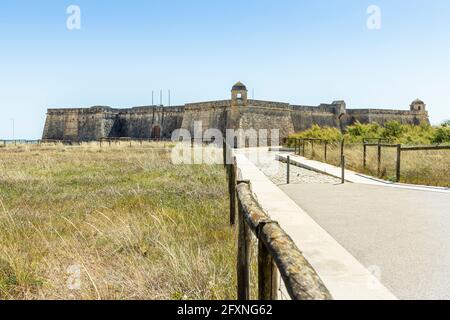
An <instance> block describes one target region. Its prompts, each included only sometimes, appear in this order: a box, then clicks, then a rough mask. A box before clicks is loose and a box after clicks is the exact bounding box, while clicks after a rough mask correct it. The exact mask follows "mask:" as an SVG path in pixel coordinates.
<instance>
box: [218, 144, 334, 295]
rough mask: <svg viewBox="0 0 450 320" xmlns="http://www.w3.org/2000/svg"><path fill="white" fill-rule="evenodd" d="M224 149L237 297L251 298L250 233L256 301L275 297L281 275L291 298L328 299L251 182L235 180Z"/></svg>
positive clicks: (229, 155)
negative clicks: (235, 249) (234, 236)
mask: <svg viewBox="0 0 450 320" xmlns="http://www.w3.org/2000/svg"><path fill="white" fill-rule="evenodd" d="M223 152H224V155H223V159H224V164H225V167H226V168H227V177H228V187H229V193H230V222H231V224H232V225H235V224H237V228H238V253H237V282H238V283H237V293H238V294H237V296H238V299H239V300H249V299H250V264H251V262H250V252H251V243H252V234H253V235H254V237H256V239H257V241H258V299H259V300H277V299H278V297H279V291H280V287H279V286H280V282H279V276H280V275H281V278H282V279H283V281H284V284H285V287H286V290H287V292H288V294H289V296H290V298H291V299H293V300H331V299H332V296H331V294H330V292H329V291H328V290H327V288H326V287H325V285H324V284H323V282H322V281H321V279H320V278H319V276H318V275H317V273H316V272H315V270H314V269H313V267H312V266H311V265H310V264H309V262H308V261H307V260H306V259H305V257H304V256H303V254H302V253H301V251H300V250H299V249H298V247H297V246H296V245H295V243H294V242H293V240H292V239H291V238H290V237H289V235H288V234H287V233H286V232H285V231H284V230H283V229H282V228H281V227H280V225H279V224H278V222H276V221H273V220H272V219H271V218H270V217H269V216H268V215H267V214H266V213H265V212H264V210H263V209H262V208H261V206H260V205H259V203H258V201H257V200H256V199H255V197H254V195H253V192H252V188H251V184H250V182H249V181H242V180H238V179H237V173H238V168H237V164H236V158H235V157H234V156H233V153H232V149H231V148H230V147H229V146H228V145H227V144H226V143H225V142H224V145H223ZM236 216H237V221H236Z"/></svg>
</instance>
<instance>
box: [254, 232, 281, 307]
mask: <svg viewBox="0 0 450 320" xmlns="http://www.w3.org/2000/svg"><path fill="white" fill-rule="evenodd" d="M260 228H261V229H262V228H264V224H262V226H260ZM259 232H260V231H259ZM278 286H279V278H278V268H277V266H276V264H275V262H274V259H273V257H272V256H271V255H270V253H269V251H268V250H267V248H266V246H265V244H264V242H263V241H261V239H258V299H259V300H261V301H273V300H278V289H279V288H278Z"/></svg>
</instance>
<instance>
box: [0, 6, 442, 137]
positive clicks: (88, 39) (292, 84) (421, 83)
mask: <svg viewBox="0 0 450 320" xmlns="http://www.w3.org/2000/svg"><path fill="white" fill-rule="evenodd" d="M72 4H75V5H78V6H79V7H80V8H81V30H74V31H69V30H68V29H67V28H66V20H67V18H68V15H67V14H66V9H67V7H68V6H69V5H72ZM372 4H373V5H377V6H379V7H380V9H381V14H382V16H381V17H382V20H381V23H382V28H381V30H369V29H368V28H367V26H366V21H367V19H368V14H367V12H366V10H367V8H368V6H369V5H372ZM0 40H1V42H0V43H1V50H0V108H1V117H0V138H11V136H12V121H11V118H14V119H15V127H16V128H15V129H16V138H30V139H32V138H40V136H41V134H42V129H43V126H44V121H45V112H46V109H47V108H55V107H88V106H91V105H110V106H113V107H128V106H134V105H146V104H150V103H151V91H152V90H155V91H159V90H160V89H163V90H164V91H165V92H166V91H167V90H168V89H171V91H172V104H183V103H186V102H195V101H204V100H214V99H226V98H228V97H229V91H230V88H231V86H232V85H233V84H234V83H235V82H237V81H238V80H240V81H243V82H244V83H246V84H247V86H248V87H249V89H252V88H253V89H254V90H255V98H257V99H268V100H277V101H278V100H279V101H286V102H290V103H296V104H311V105H318V104H320V103H323V102H331V101H333V100H338V99H343V100H345V101H346V102H347V106H348V107H349V108H362V107H381V108H401V109H407V108H408V106H409V103H410V102H411V101H412V100H414V99H415V98H418V97H419V98H421V99H423V100H425V102H426V103H427V104H428V108H429V111H430V115H431V119H432V122H433V123H440V122H442V121H443V120H445V119H448V118H450V60H449V57H450V1H448V0H434V1H425V0H420V1H419V0H412V1H411V0H409V1H406V0H396V1H392V0H386V1H385V0H372V1H364V0H326V1H325V0H316V1H313V0H310V1H301V0H292V1H291V0H276V1H275V0H272V1H269V0H246V1H243V0H239V1H236V0H226V1H225V0H214V1H213V0H189V1H186V0H146V1H141V0H130V1H122V0H115V1H106V0H78V1H77V0H72V1H63V0H40V1H35V0H27V1H26V0H2V1H1V2H0ZM164 103H167V101H166V97H165V99H164Z"/></svg>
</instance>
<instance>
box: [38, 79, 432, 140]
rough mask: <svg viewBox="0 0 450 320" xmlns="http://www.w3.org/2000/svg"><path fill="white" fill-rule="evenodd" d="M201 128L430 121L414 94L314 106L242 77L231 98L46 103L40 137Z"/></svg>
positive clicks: (290, 128) (151, 135)
mask: <svg viewBox="0 0 450 320" xmlns="http://www.w3.org/2000/svg"><path fill="white" fill-rule="evenodd" d="M197 121H201V122H202V127H203V130H207V129H210V128H214V129H219V130H220V131H222V132H223V133H225V131H226V129H243V130H248V129H255V130H261V129H266V130H271V129H279V131H280V138H285V137H287V136H289V135H290V134H292V133H295V132H299V131H303V130H306V129H308V128H310V127H311V126H312V125H314V124H318V125H320V126H328V127H336V128H339V129H341V130H345V128H346V127H347V126H348V125H351V124H354V123H355V122H356V121H359V122H361V123H378V124H380V125H384V124H385V123H386V122H389V121H398V122H400V123H402V124H415V125H418V124H420V123H423V122H425V123H429V118H428V112H427V110H426V105H425V103H424V102H423V101H421V100H418V99H417V100H415V101H413V102H412V104H411V105H410V110H387V109H347V108H346V104H345V102H344V101H334V102H332V103H331V104H321V105H319V106H304V105H291V104H289V103H282V102H271V101H260V100H251V99H248V91H247V88H246V86H245V85H244V84H242V83H241V82H238V83H236V84H235V85H234V86H233V88H232V90H231V99H230V100H220V101H209V102H199V103H189V104H185V105H183V106H170V107H165V106H143V107H134V108H130V109H113V108H110V107H104V106H96V107H91V108H76V109H49V110H48V112H47V119H46V122H45V128H44V133H43V139H44V140H68V141H93V140H99V139H102V138H125V137H126V138H132V139H161V138H163V139H169V138H171V135H172V132H173V131H175V130H176V129H187V130H189V131H190V132H191V133H192V134H193V130H194V123H195V122H197Z"/></svg>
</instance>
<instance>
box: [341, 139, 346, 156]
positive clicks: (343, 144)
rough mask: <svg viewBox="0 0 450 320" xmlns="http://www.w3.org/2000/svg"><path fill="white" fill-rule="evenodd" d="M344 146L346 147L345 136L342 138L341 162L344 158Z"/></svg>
mask: <svg viewBox="0 0 450 320" xmlns="http://www.w3.org/2000/svg"><path fill="white" fill-rule="evenodd" d="M344 148H345V140H344V138H342V140H341V162H342V159H343V158H344Z"/></svg>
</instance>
